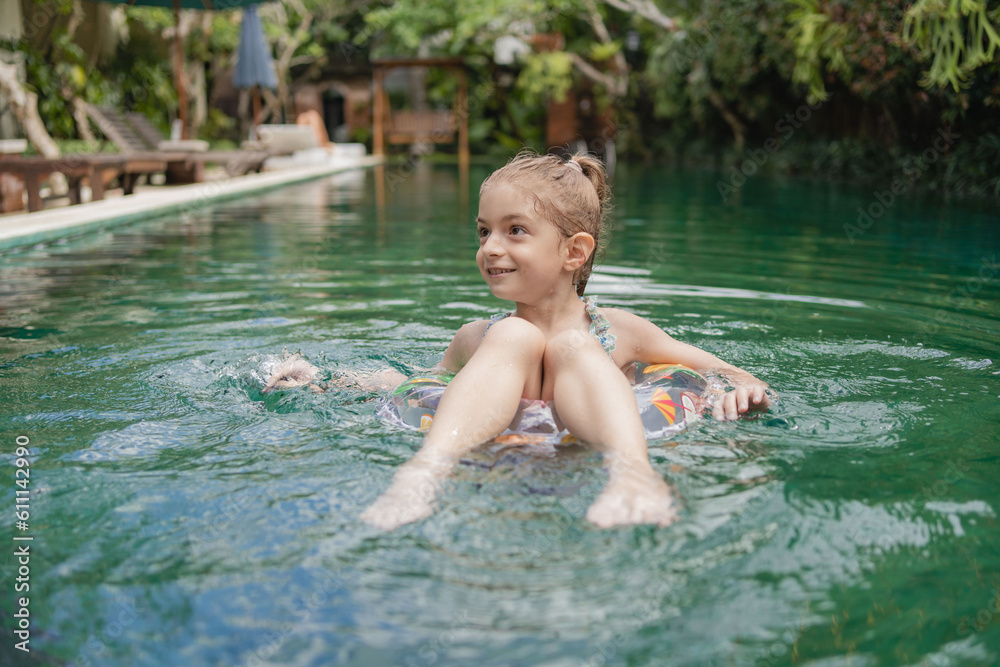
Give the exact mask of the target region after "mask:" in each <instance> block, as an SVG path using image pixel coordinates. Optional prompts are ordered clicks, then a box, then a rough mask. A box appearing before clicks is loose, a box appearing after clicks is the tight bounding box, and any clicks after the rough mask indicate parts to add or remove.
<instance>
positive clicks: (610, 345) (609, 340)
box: [483, 296, 617, 356]
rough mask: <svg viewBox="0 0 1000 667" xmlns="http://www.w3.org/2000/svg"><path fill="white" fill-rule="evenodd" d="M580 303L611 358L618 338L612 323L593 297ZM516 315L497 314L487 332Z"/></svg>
mask: <svg viewBox="0 0 1000 667" xmlns="http://www.w3.org/2000/svg"><path fill="white" fill-rule="evenodd" d="M580 301H583V306H584V308H585V309H586V311H587V314H588V315H590V335H592V336H593V337H594V338H596V339H597V340H598V342H600V344H601V347H603V348H604V351H605V352H607V353H608V356H611V353H612V352H614V351H615V342H616V341H617V337H616V336H615V335H614V334H613V333H611V322H609V321H608V318H606V317H605V316H604V315H601V314H600V313H599V312H598V311H597V300H596V299H594V297H592V296H588V297H586V298H584V297H582V296H581V297H580ZM513 314H514V313H497V314H496V315H493V316H492V317H490V323H489V324H487V325H486V331H489V330H490V327H491V326H493V325H494V324H496V323H497V322H499V321H500V320H502V319H505V318H508V317H510V316H511V315H513ZM486 331H484V332H483V337H484V338H485V337H486Z"/></svg>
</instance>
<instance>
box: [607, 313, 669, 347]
mask: <svg viewBox="0 0 1000 667" xmlns="http://www.w3.org/2000/svg"><path fill="white" fill-rule="evenodd" d="M597 311H598V312H599V313H600V314H601V315H603V316H604V317H605V318H606V319H607V321H608V323H609V324H610V330H611V333H613V334H614V335H615V337H616V338H617V340H618V345H619V346H626V347H628V348H630V349H632V348H642V347H646V346H647V345H649V344H650V343H651V342H652V341H653V340H656V339H659V338H660V337H662V336H664V335H665V334H664V331H663V329H661V328H660V327H658V326H657V325H655V324H653V323H652V322H650V321H649V320H647V319H646V318H645V317H641V316H639V315H636V314H635V313H630V312H629V311H627V310H622V309H621V308H604V307H599V308H598V309H597Z"/></svg>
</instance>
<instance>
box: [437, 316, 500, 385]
mask: <svg viewBox="0 0 1000 667" xmlns="http://www.w3.org/2000/svg"><path fill="white" fill-rule="evenodd" d="M487 326H489V320H476V321H475V322H469V323H468V324H464V325H462V328H461V329H459V330H458V333H456V334H455V337H454V338H452V339H451V344H450V345H449V346H448V349H447V350H445V351H444V358H442V359H441V363H439V364H438V365H437V366H435V367H434V370H436V371H442V372H445V373H457V372H459V371H460V370H462V368H463V367H464V366H465V364H467V363H469V359H471V358H472V355H473V354H475V352H476V350H477V349H479V344H480V343H482V342H483V336H485V335H486V327H487Z"/></svg>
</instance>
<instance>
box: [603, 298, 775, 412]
mask: <svg viewBox="0 0 1000 667" xmlns="http://www.w3.org/2000/svg"><path fill="white" fill-rule="evenodd" d="M607 310H608V311H610V312H609V313H608V315H611V317H609V318H608V319H609V320H611V322H612V325H611V327H612V331H614V332H620V333H619V340H624V342H625V345H626V346H627V348H626V352H628V354H629V355H631V359H630V361H644V362H646V363H650V364H683V365H685V366H687V367H688V368H693V369H694V370H696V371H699V372H701V373H705V372H715V373H717V374H720V375H723V376H725V377H726V379H728V380H729V382H730V384H731V385H732V386H733V387H734V388H735V391H730V392H728V393H726V394H724V396H723V398H722V400H720V401H717V402H716V404H715V406H714V408H713V409H712V416H713V417H714V418H715V419H719V420H723V419H737V418H738V417H739V415H740V414H742V413H744V412H749V411H751V410H767V409H768V408H769V407H770V406H771V399H770V397H769V396H768V395H767V392H766V391H765V390H766V389H767V388H768V384H767V383H766V382H764V381H762V380H759V379H757V378H756V377H754V376H753V375H751V374H750V373H748V372H746V371H745V370H743V369H742V368H737V367H736V366H733V365H732V364H729V363H726V362H725V361H723V360H722V359H719V358H718V357H716V356H715V355H714V354H710V353H709V352H705V351H704V350H701V349H699V348H697V347H695V346H694V345H688V344H687V343H682V342H681V341H679V340H676V339H674V338H672V337H671V336H670V335H669V334H668V333H667V332H665V331H664V330H663V329H661V328H660V327H658V326H656V325H655V324H653V323H652V322H650V321H649V320H646V319H644V318H642V317H639V316H638V315H633V314H632V313H629V312H626V311H624V310H618V309H607Z"/></svg>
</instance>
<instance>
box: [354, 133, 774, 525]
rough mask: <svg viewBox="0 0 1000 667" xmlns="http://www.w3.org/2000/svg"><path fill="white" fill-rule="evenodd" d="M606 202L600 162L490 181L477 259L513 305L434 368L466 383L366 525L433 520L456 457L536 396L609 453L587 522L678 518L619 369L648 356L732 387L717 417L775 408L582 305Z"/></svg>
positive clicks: (513, 165)
mask: <svg viewBox="0 0 1000 667" xmlns="http://www.w3.org/2000/svg"><path fill="white" fill-rule="evenodd" d="M608 198H609V191H608V186H607V184H606V182H605V175H604V168H603V165H602V164H601V163H600V161H598V160H597V159H595V158H592V157H589V156H586V155H574V156H573V157H572V158H570V159H569V160H568V161H563V160H562V159H561V158H559V157H557V156H554V155H535V154H526V153H522V154H520V155H518V156H517V157H516V158H514V159H513V160H512V161H511V162H510V163H509V164H507V166H505V167H503V168H501V169H499V170H497V171H495V172H494V173H493V174H492V175H491V176H490V177H489V178H488V179H486V181H485V182H484V183H483V185H482V187H481V189H480V200H479V217H478V218H477V219H476V225H477V230H478V231H477V234H478V237H479V250H478V251H477V253H476V263H477V264H478V265H479V272H480V274H481V275H482V276H483V279H484V280H485V281H486V284H487V285H489V287H490V291H491V292H492V293H493V295H494V296H496V297H499V298H501V299H505V300H507V301H513V302H514V303H515V304H516V306H517V307H516V309H515V310H514V312H513V313H510V314H509V316H498V317H494V318H492V319H491V320H478V321H475V322H470V323H469V324H466V325H464V326H463V327H462V328H461V329H459V331H458V333H457V334H456V335H455V338H454V339H453V340H452V342H451V344H450V345H449V346H448V349H447V351H446V352H445V354H444V359H442V361H441V364H440V366H439V368H438V369H437V370H439V371H441V372H447V373H457V375H455V377H454V379H453V380H452V381H451V383H450V384H449V385H448V388H447V389H446V390H445V392H444V395H443V396H442V397H441V401H440V404H439V405H438V408H437V412H436V414H435V415H434V419H433V422H432V423H431V425H430V429H429V430H428V432H427V435H426V436H425V438H424V442H423V446H422V447H421V448H420V451H418V452H417V453H416V455H414V457H413V458H412V459H411V460H410V461H408V462H407V463H406V464H404V465H403V466H402V467H400V469H399V470H398V471H397V473H396V475H395V476H394V478H393V482H392V485H391V486H390V487H389V489H388V490H387V491H386V492H385V493H383V494H382V495H381V496H380V497H379V498H378V500H376V501H375V503H374V504H372V505H371V506H370V507H369V508H367V509H366V510H365V511H364V513H363V514H362V515H361V517H362V519H363V520H365V521H366V522H368V523H370V524H372V525H375V526H378V527H380V528H383V529H385V530H391V529H393V528H396V527H397V526H400V525H403V524H405V523H409V522H411V521H417V520H419V519H422V518H425V517H427V516H429V515H430V514H431V513H432V511H433V510H432V508H433V500H434V496H435V494H436V492H437V490H438V488H439V487H440V485H441V483H442V482H443V481H444V479H445V478H446V477H447V475H448V474H449V472H450V471H451V469H452V468H454V467H455V465H456V464H457V463H458V461H459V458H460V457H461V456H462V455H463V454H466V453H468V452H469V451H471V450H473V449H475V448H476V447H477V446H478V445H481V444H483V443H485V442H488V441H489V440H490V439H491V438H494V437H496V436H497V435H499V434H500V433H502V432H503V431H504V430H505V429H507V427H508V426H509V425H510V424H511V421H512V419H513V418H514V415H515V413H516V411H517V408H518V405H519V402H520V400H521V399H522V398H527V399H541V400H543V401H553V409H554V412H556V413H557V415H558V418H559V420H560V421H561V422H562V423H563V424H564V425H565V427H566V428H567V429H568V430H569V431H570V432H571V433H573V434H574V435H576V436H577V437H578V438H580V439H581V440H583V441H584V442H586V443H588V444H589V445H590V446H592V447H594V448H596V449H597V450H598V451H600V452H602V453H603V456H604V460H605V463H606V466H607V468H608V473H609V479H608V482H607V485H606V486H605V488H604V490H603V491H602V492H601V494H600V495H599V496H598V498H597V499H596V500H595V501H594V503H593V504H592V505H591V506H590V508H589V509H588V510H587V519H588V520H590V521H592V522H593V523H595V524H597V525H598V526H602V527H607V526H615V525H621V524H632V523H655V524H659V525H661V526H665V525H667V524H669V523H671V522H673V521H674V520H675V519H676V518H677V508H676V504H675V503H674V500H673V498H672V494H671V488H670V487H669V486H668V485H667V483H666V482H665V481H664V480H663V478H662V477H660V475H659V474H658V473H657V472H656V471H655V470H654V469H653V467H652V465H651V464H650V462H649V455H648V453H647V450H646V439H645V433H644V430H643V426H642V423H641V421H640V417H639V411H638V408H637V404H636V399H635V397H634V395H633V393H632V390H631V387H630V384H629V382H628V380H627V379H626V376H625V373H624V370H625V369H627V368H628V367H629V366H630V365H631V364H632V362H635V361H643V362H647V363H653V364H660V363H664V364H683V365H685V366H688V367H690V368H693V369H695V370H699V371H702V372H704V371H713V372H715V373H717V374H720V375H724V376H725V377H726V378H727V379H728V381H729V382H730V384H731V385H732V386H733V387H734V388H735V389H734V390H733V391H730V392H728V393H726V394H724V395H723V398H722V399H721V400H719V401H718V402H717V403H716V405H715V406H714V409H713V416H714V417H715V418H716V419H736V418H737V417H738V416H739V414H740V413H745V412H747V411H750V410H766V409H767V408H768V407H769V405H770V400H769V398H768V395H767V393H765V389H766V388H767V386H768V385H767V384H766V383H764V382H761V381H760V380H758V379H757V378H755V377H754V376H753V375H751V374H750V373H747V372H746V371H743V370H740V369H739V368H736V367H735V366H732V365H730V364H727V363H725V362H724V361H721V360H720V359H718V358H717V357H715V356H713V355H711V354H709V353H708V352H704V351H702V350H700V349H698V348H696V347H693V346H691V345H686V344H685V343H681V342H679V341H676V340H674V339H673V338H671V337H670V336H669V335H667V334H666V333H665V332H664V331H663V330H661V329H660V328H659V327H657V326H656V325H654V324H652V323H651V322H648V321H647V320H644V319H643V318H641V317H638V316H636V315H632V314H631V313H628V312H625V311H623V310H618V309H617V308H597V307H596V306H595V305H594V303H593V301H592V300H589V299H588V300H586V301H585V300H584V299H583V292H584V288H585V287H586V285H587V279H588V278H589V277H590V272H591V269H592V267H593V263H594V254H595V250H596V249H597V248H598V247H599V245H600V244H601V241H602V238H603V236H604V234H603V233H602V232H603V226H604V217H605V213H606V209H607V200H608ZM595 325H596V326H595ZM596 332H601V333H600V334H597V333H596ZM484 392H489V401H488V402H487V401H484V400H483V394H484Z"/></svg>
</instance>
